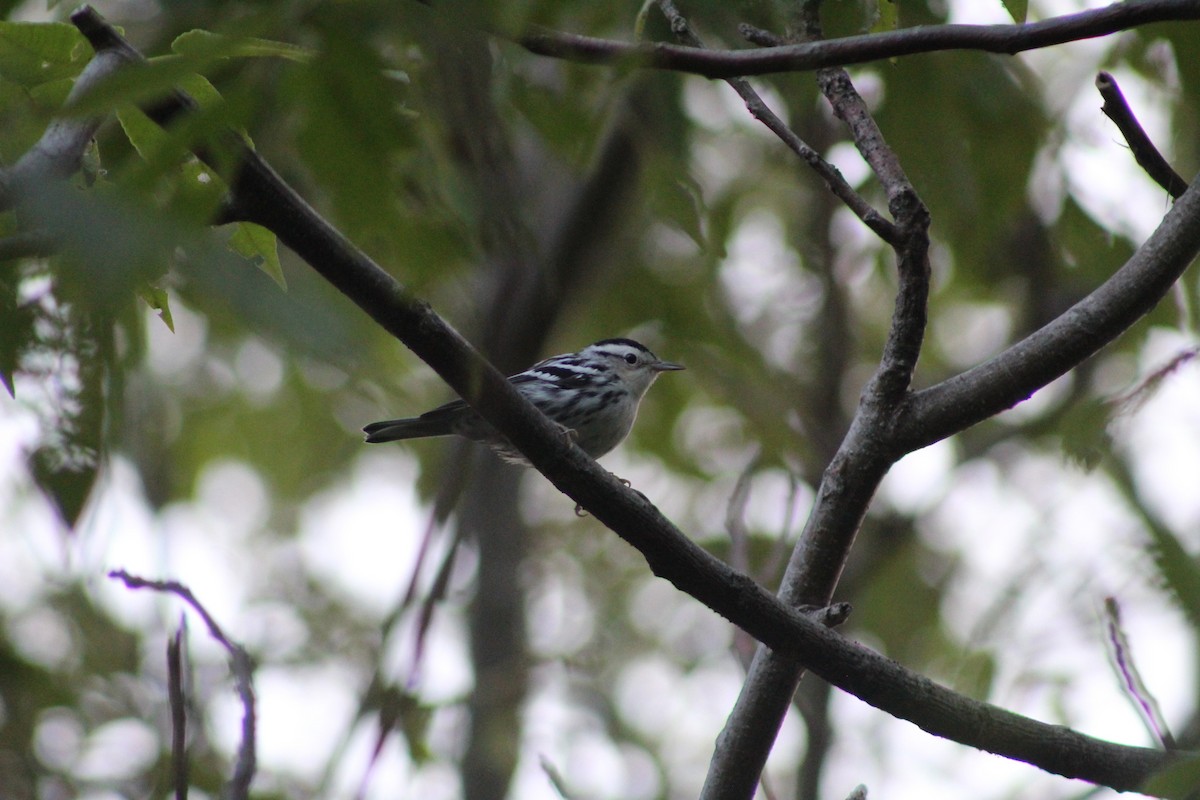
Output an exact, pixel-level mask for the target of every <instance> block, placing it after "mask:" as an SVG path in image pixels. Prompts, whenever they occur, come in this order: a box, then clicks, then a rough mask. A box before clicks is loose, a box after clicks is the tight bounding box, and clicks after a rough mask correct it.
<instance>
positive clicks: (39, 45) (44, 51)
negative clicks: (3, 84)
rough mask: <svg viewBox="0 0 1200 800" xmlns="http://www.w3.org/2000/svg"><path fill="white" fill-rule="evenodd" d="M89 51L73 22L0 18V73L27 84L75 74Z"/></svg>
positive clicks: (26, 85) (41, 82) (29, 85)
mask: <svg viewBox="0 0 1200 800" xmlns="http://www.w3.org/2000/svg"><path fill="white" fill-rule="evenodd" d="M90 52H91V51H90V50H89V49H88V48H87V44H86V42H85V41H84V39H83V36H81V35H80V33H79V31H77V30H76V29H75V26H73V25H68V24H66V23H62V22H37V23H34V22H4V21H0V76H3V77H5V78H8V79H9V80H11V81H14V82H15V83H18V84H21V85H22V86H25V87H27V88H28V87H32V86H38V85H40V84H43V83H46V82H48V81H53V80H58V79H60V78H64V77H69V76H73V75H75V74H77V73H78V72H79V68H80V65H81V63H82V62H83V60H84V58H85V54H87V55H90Z"/></svg>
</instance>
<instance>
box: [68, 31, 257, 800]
mask: <svg viewBox="0 0 1200 800" xmlns="http://www.w3.org/2000/svg"><path fill="white" fill-rule="evenodd" d="M76 13H78V12H76ZM108 577H110V578H116V579H117V580H119V581H121V582H123V583H124V584H125V585H126V586H127V587H128V588H130V589H152V590H154V591H156V592H163V593H165V594H173V595H175V596H176V597H178V598H179V599H181V600H183V601H184V602H185V603H187V604H188V605H189V606H191V607H192V610H193V611H195V612H196V613H197V614H199V615H200V618H201V619H202V620H204V624H205V625H206V626H207V627H208V634H209V636H211V637H212V638H213V639H216V640H217V642H218V643H219V644H220V645H221V646H222V647H224V648H225V650H226V651H227V652H228V653H229V671H230V672H232V673H233V680H234V684H235V685H236V686H237V693H238V697H239V698H240V699H241V701H242V741H241V744H240V745H239V746H238V757H237V763H236V764H235V765H234V770H233V777H231V778H230V779H229V783H228V784H226V786H225V797H227V798H229V800H246V798H249V796H250V783H251V781H253V780H254V771H255V768H256V763H257V755H256V735H257V734H256V727H257V721H256V717H255V713H254V660H253V659H251V658H250V654H249V653H247V652H246V650H245V648H243V647H242V646H241V645H240V644H238V643H237V642H234V641H233V640H231V639H230V638H229V637H228V636H226V635H225V632H224V631H222V630H221V626H220V625H218V624H217V621H216V620H215V619H214V618H213V616H212V615H211V614H209V613H208V609H206V608H205V607H204V605H203V604H202V603H201V602H200V601H199V600H198V599H196V595H194V594H192V590H191V589H189V588H188V587H186V586H184V585H183V584H182V583H180V582H178V581H155V580H148V579H146V578H140V577H138V576H136V575H130V574H129V573H128V572H126V571H125V570H123V569H116V570H112V571H111V572H109V573H108Z"/></svg>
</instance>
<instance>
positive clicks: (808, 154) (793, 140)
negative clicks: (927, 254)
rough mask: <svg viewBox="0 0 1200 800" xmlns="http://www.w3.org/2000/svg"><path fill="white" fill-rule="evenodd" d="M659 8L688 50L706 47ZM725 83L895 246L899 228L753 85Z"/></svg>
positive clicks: (674, 14)
mask: <svg viewBox="0 0 1200 800" xmlns="http://www.w3.org/2000/svg"><path fill="white" fill-rule="evenodd" d="M659 6H660V7H661V9H662V12H663V15H664V16H666V17H667V21H668V22H670V24H671V31H672V32H673V33H674V34H675V36H676V38H678V39H679V41H681V42H683V43H684V44H686V45H687V46H688V47H696V48H701V49H702V48H703V47H704V43H703V42H702V41H700V37H699V36H697V35H696V34H695V32H694V31H692V28H691V26H690V25H688V22H687V20H686V19H684V17H683V16H682V15H681V14H680V13H679V10H678V9H677V8H676V7H675V4H674V3H673V2H671V0H659ZM725 82H726V83H728V84H729V86H730V88H732V89H733V90H734V91H735V92H737V93H738V96H739V97H741V98H742V100H743V101H745V103H746V110H748V111H749V112H750V114H751V116H753V117H754V118H755V119H757V120H758V121H759V122H761V123H762V124H763V125H765V126H766V127H767V129H768V130H770V131H771V133H773V134H775V135H776V136H778V137H779V139H780V140H781V141H782V142H783V143H784V144H785V145H787V146H788V148H789V149H790V150H791V151H792V152H793V153H795V154H796V155H798V156H799V157H800V158H801V159H803V160H804V162H805V163H806V164H808V166H809V167H811V168H812V170H813V172H815V173H817V175H819V176H820V177H821V179H822V180H824V181H825V185H826V186H827V187H829V191H831V192H833V194H834V196H835V197H837V198H838V199H839V200H841V201H842V202H843V203H845V204H846V207H847V208H849V209H850V210H851V211H853V212H854V215H855V216H857V217H858V218H859V219H860V220H862V222H863V224H864V225H866V226H867V227H868V228H870V229H871V230H872V231H874V232H875V235H876V236H878V237H879V238H880V239H883V240H884V241H885V242H888V243H894V242H896V241H897V235H898V234H897V232H896V226H895V225H893V224H892V222H891V221H890V220H888V219H886V218H885V217H884V216H883V215H882V214H880V213H879V212H878V211H876V210H875V209H874V208H873V207H872V206H871V204H870V203H868V202H867V201H866V200H865V199H864V198H863V196H862V195H860V194H859V193H858V192H856V191H854V187H853V186H851V185H850V184H849V183H848V182H847V181H846V179H845V178H844V177H843V176H842V173H841V170H839V169H838V168H837V167H835V166H833V165H832V164H830V163H829V162H828V161H826V160H825V159H824V158H822V157H821V154H820V153H818V152H817V151H816V150H814V149H813V148H812V147H810V146H809V145H808V143H807V142H805V141H804V140H803V139H801V138H800V137H799V136H798V135H797V134H796V132H795V131H793V130H792V129H791V128H790V127H788V125H787V123H785V122H784V121H783V120H781V119H780V118H779V116H778V115H777V114H776V113H775V112H774V111H772V110H771V108H770V107H769V106H768V105H767V104H766V103H765V102H763V99H762V97H760V96H759V94H758V92H756V91H754V87H753V86H751V85H750V81H748V80H746V79H745V78H726V79H725Z"/></svg>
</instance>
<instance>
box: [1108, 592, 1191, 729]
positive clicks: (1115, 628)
mask: <svg viewBox="0 0 1200 800" xmlns="http://www.w3.org/2000/svg"><path fill="white" fill-rule="evenodd" d="M1104 617H1105V623H1106V627H1107V629H1108V644H1109V648H1110V652H1111V654H1112V657H1113V662H1114V664H1115V666H1116V670H1117V674H1118V675H1119V676H1120V678H1121V685H1122V687H1123V688H1124V689H1125V693H1126V694H1127V695H1129V700H1130V702H1132V703H1133V707H1134V708H1135V709H1137V712H1138V716H1140V717H1141V718H1142V722H1143V723H1145V725H1146V729H1147V730H1148V731H1150V735H1151V736H1153V737H1154V738H1155V739H1156V740H1157V741H1158V743H1159V744H1160V745H1162V746H1163V748H1164V749H1166V750H1174V749H1175V747H1176V745H1175V737H1174V736H1172V735H1171V728H1170V726H1168V725H1167V719H1166V717H1164V716H1163V713H1162V708H1161V707H1160V706H1159V704H1158V700H1157V699H1155V697H1154V695H1153V694H1152V693H1151V692H1150V689H1149V687H1147V686H1146V682H1145V680H1143V679H1142V673H1141V671H1140V670H1138V668H1137V665H1136V664H1134V663H1133V648H1132V647H1131V646H1130V644H1129V637H1128V635H1126V633H1125V626H1124V625H1123V624H1122V622H1121V605H1120V603H1118V602H1117V598H1115V597H1106V598H1104Z"/></svg>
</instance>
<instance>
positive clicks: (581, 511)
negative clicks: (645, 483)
mask: <svg viewBox="0 0 1200 800" xmlns="http://www.w3.org/2000/svg"><path fill="white" fill-rule="evenodd" d="M574 432H575V431H571V433H574ZM608 474H609V475H612V476H613V477H614V478H616V479H617V480H619V481H620V482H621V485H622V486H627V487H630V486H633V484H632V483H630V482H629V481H627V480H625V479H624V478H622V477H621V476H619V475H613V474H612V473H611V472H610V473H608ZM638 494H642V493H641V492H638ZM645 496H646V495H644V494H642V497H643V498H644V497H645ZM587 515H588V512H587V509H585V508H584V507H583V506H581V505H579V503H576V504H575V516H577V517H581V518H582V517H586V516H587Z"/></svg>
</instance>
